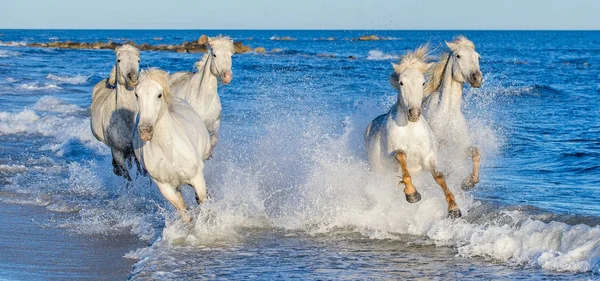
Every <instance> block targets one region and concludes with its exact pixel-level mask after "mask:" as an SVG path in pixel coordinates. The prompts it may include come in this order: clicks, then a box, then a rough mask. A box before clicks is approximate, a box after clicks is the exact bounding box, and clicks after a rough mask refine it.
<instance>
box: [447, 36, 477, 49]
mask: <svg viewBox="0 0 600 281" xmlns="http://www.w3.org/2000/svg"><path fill="white" fill-rule="evenodd" d="M446 45H448V48H450V50H451V51H456V48H458V47H460V46H465V47H469V48H472V49H473V50H475V44H473V41H471V40H469V39H467V37H465V36H462V35H459V36H457V37H456V38H454V40H452V42H446Z"/></svg>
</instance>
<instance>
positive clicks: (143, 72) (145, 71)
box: [140, 69, 148, 74]
mask: <svg viewBox="0 0 600 281" xmlns="http://www.w3.org/2000/svg"><path fill="white" fill-rule="evenodd" d="M146 73H148V70H146V69H142V71H141V72H140V74H146Z"/></svg>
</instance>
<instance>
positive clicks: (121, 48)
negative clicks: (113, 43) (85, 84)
mask: <svg viewBox="0 0 600 281" xmlns="http://www.w3.org/2000/svg"><path fill="white" fill-rule="evenodd" d="M123 52H125V53H126V52H131V53H133V54H134V55H135V56H137V57H140V50H139V49H138V48H136V47H135V46H133V45H130V44H124V45H121V46H119V47H117V48H115V54H116V56H117V57H119V54H120V53H123ZM116 82H117V70H116V68H115V66H114V65H113V67H112V69H111V70H110V75H109V76H108V83H109V84H110V85H115V83H116Z"/></svg>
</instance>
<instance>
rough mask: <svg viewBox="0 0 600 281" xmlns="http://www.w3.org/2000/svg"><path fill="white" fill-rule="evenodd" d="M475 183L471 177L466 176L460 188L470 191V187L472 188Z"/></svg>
mask: <svg viewBox="0 0 600 281" xmlns="http://www.w3.org/2000/svg"><path fill="white" fill-rule="evenodd" d="M475 184H476V183H475V182H474V181H472V180H471V177H468V178H466V179H465V180H464V181H463V182H462V185H461V186H460V188H462V190H464V191H470V190H471V189H473V187H475Z"/></svg>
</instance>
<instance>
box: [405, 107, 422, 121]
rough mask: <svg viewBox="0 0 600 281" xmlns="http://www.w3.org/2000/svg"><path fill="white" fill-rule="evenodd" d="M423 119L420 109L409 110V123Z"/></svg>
mask: <svg viewBox="0 0 600 281" xmlns="http://www.w3.org/2000/svg"><path fill="white" fill-rule="evenodd" d="M420 117H421V109H420V108H409V109H408V121H410V122H417V121H419V118H420Z"/></svg>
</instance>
